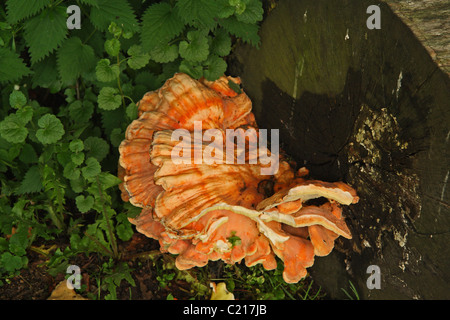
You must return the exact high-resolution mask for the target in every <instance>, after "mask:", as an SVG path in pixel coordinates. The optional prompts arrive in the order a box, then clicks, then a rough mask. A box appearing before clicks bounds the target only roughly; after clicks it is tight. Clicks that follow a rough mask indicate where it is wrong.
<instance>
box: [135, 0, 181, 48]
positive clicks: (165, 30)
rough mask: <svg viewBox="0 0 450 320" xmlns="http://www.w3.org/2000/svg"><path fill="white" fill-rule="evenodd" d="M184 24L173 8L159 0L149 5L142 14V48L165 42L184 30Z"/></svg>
mask: <svg viewBox="0 0 450 320" xmlns="http://www.w3.org/2000/svg"><path fill="white" fill-rule="evenodd" d="M184 27H185V24H184V22H183V20H181V19H180V17H179V16H178V14H177V13H176V12H175V10H174V8H172V6H171V5H170V4H168V3H165V2H161V3H156V4H153V5H151V6H150V7H148V8H147V10H146V11H145V13H144V15H143V16H142V31H141V42H142V47H143V49H144V50H150V49H152V48H154V47H155V46H158V45H160V44H161V43H162V44H167V43H168V42H169V41H170V40H172V39H173V38H174V37H176V36H178V35H179V34H180V33H181V32H182V31H183V30H184Z"/></svg>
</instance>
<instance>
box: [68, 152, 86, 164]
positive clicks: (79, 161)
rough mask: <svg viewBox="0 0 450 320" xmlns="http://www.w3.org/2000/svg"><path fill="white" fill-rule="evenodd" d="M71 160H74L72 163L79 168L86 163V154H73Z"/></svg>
mask: <svg viewBox="0 0 450 320" xmlns="http://www.w3.org/2000/svg"><path fill="white" fill-rule="evenodd" d="M70 159H71V160H72V162H73V163H74V164H75V165H77V166H79V165H81V164H82V163H83V161H84V153H83V152H78V153H72V154H71V155H70Z"/></svg>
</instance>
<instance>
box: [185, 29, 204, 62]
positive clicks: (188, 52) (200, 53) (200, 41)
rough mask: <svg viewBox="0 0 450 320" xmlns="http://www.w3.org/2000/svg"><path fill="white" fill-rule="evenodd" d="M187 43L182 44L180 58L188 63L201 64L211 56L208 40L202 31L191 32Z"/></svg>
mask: <svg viewBox="0 0 450 320" xmlns="http://www.w3.org/2000/svg"><path fill="white" fill-rule="evenodd" d="M187 38H188V40H189V42H187V41H181V42H180V45H179V46H180V56H181V57H182V58H184V59H186V60H188V61H192V62H200V61H204V60H206V58H207V57H208V55H209V45H208V38H207V37H206V36H205V34H204V33H203V32H201V31H189V32H188V34H187Z"/></svg>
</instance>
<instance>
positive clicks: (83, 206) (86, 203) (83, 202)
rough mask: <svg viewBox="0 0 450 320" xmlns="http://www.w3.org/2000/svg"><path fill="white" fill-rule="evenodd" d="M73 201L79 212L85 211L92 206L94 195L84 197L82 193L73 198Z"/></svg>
mask: <svg viewBox="0 0 450 320" xmlns="http://www.w3.org/2000/svg"><path fill="white" fill-rule="evenodd" d="M75 203H76V204H77V208H78V210H80V212H81V213H86V212H88V211H89V210H91V209H92V207H93V206H94V197H93V196H87V197H86V198H85V197H84V196H83V195H79V196H77V197H76V198H75Z"/></svg>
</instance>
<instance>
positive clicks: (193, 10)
mask: <svg viewBox="0 0 450 320" xmlns="http://www.w3.org/2000/svg"><path fill="white" fill-rule="evenodd" d="M222 2H223V1H219V0H215V1H210V0H178V1H177V4H176V8H177V9H178V12H179V14H180V16H181V18H182V19H183V20H184V22H185V23H187V24H189V25H191V26H195V27H206V28H207V29H212V28H214V26H215V25H216V20H215V18H216V17H217V16H218V15H219V13H220V10H221V9H222V7H223V6H222Z"/></svg>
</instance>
